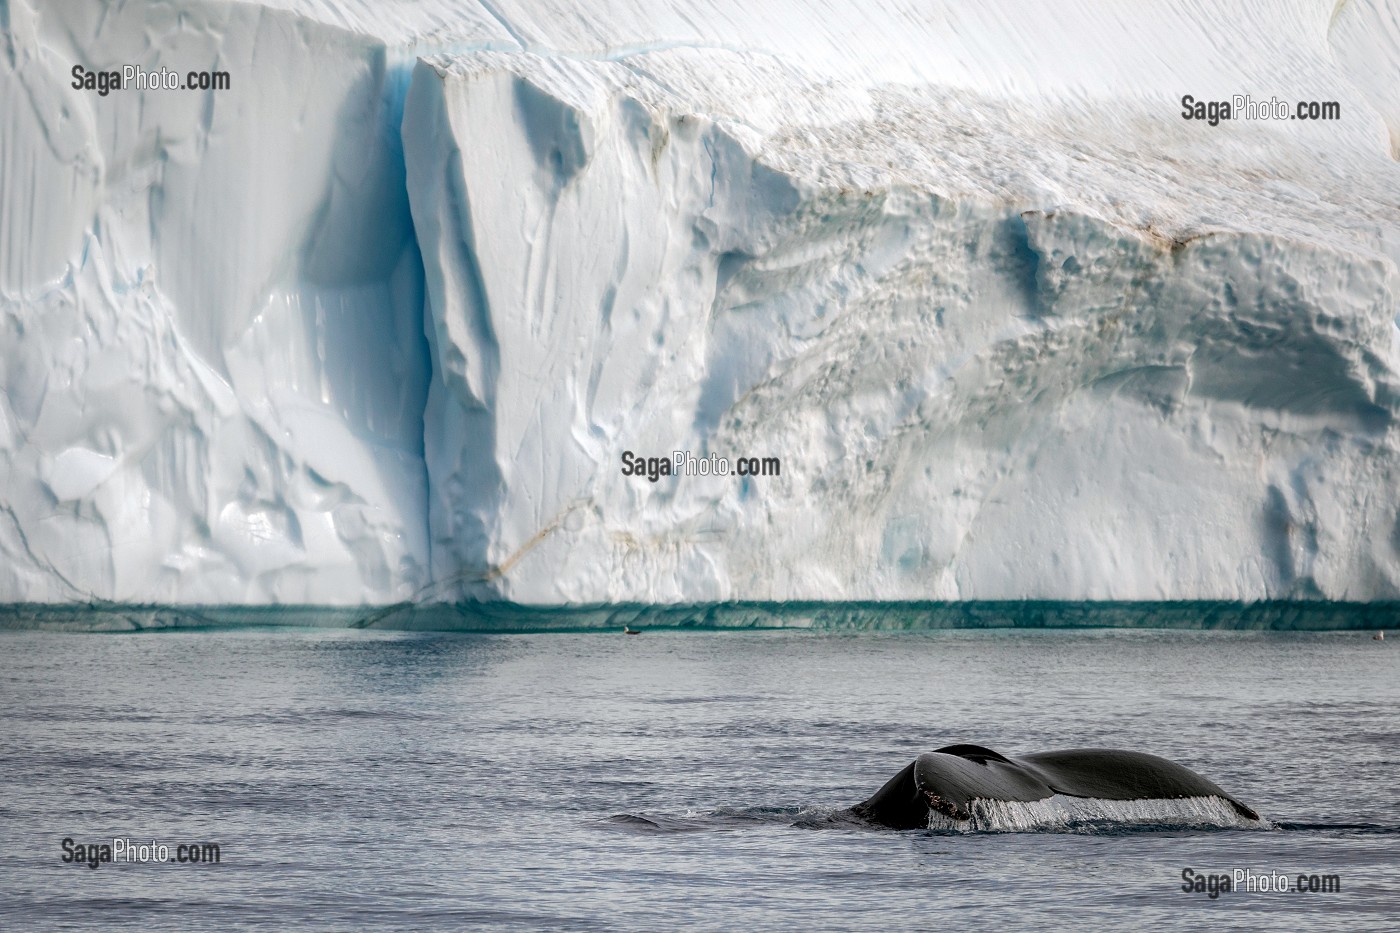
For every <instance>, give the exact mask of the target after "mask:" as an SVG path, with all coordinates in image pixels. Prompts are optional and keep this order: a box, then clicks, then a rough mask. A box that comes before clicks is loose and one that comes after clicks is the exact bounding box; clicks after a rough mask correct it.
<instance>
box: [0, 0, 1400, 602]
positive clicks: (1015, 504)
mask: <svg viewBox="0 0 1400 933" xmlns="http://www.w3.org/2000/svg"><path fill="white" fill-rule="evenodd" d="M0 19H3V22H0V27H3V29H4V45H3V47H2V48H0V129H2V130H3V132H0V192H2V193H3V198H4V201H3V210H0V312H3V313H2V314H0V384H3V388H0V599H6V600H70V599H79V600H81V599H94V598H97V599H118V600H124V601H174V602H251V603H260V602H329V603H358V602H388V601H394V600H399V599H405V598H413V597H418V598H431V599H437V598H458V597H475V598H509V599H517V600H521V601H526V602H545V603H556V602H594V601H606V600H663V601H672V600H679V601H689V600H707V599H731V598H746V599H794V598H800V599H907V598H947V599H956V598H987V599H990V598H1023V597H1032V598H1090V599H1092V598H1117V599H1134V598H1154V599H1161V598H1168V599H1170V598H1209V597H1218V598H1238V599H1257V598H1264V597H1303V598H1307V597H1317V596H1325V597H1332V598H1342V599H1375V598H1395V597H1397V596H1398V595H1400V494H1397V489H1400V485H1397V481H1400V475H1397V470H1400V459H1398V458H1397V452H1398V451H1400V433H1397V432H1400V426H1397V425H1396V423H1395V422H1396V419H1395V415H1396V413H1397V406H1400V401H1397V386H1398V385H1400V381H1398V380H1400V346H1397V333H1396V325H1395V318H1396V315H1397V313H1398V312H1400V305H1397V294H1400V276H1397V271H1396V270H1397V266H1396V263H1397V259H1400V239H1397V234H1398V233H1400V230H1397V228H1400V163H1397V162H1396V160H1395V159H1394V157H1393V156H1394V148H1393V147H1394V145H1395V143H1394V139H1395V135H1394V134H1395V126H1396V123H1395V120H1394V118H1395V113H1396V111H1395V106H1396V97H1395V93H1396V91H1395V84H1394V82H1393V81H1388V80H1387V78H1386V77H1385V75H1390V74H1394V73H1395V72H1394V69H1395V68H1396V67H1397V62H1398V61H1400V46H1397V44H1396V42H1395V37H1396V36H1397V35H1400V17H1397V14H1396V12H1395V11H1394V10H1393V9H1391V8H1388V6H1387V5H1386V4H1384V3H1380V2H1373V0H1345V2H1343V3H1340V4H1338V3H1335V2H1332V0H1325V2H1324V0H1318V2H1313V0H1276V2H1272V3H1267V4H1257V3H1243V2H1240V3H1227V4H1223V5H1222V4H1218V3H1206V2H1203V0H1201V2H1197V0H1187V2H1178V3H1167V2H1151V3H1134V4H1126V3H1125V4H1117V5H1115V4H1109V5H1105V4H1101V3H1090V2H1070V3H1064V4H1055V5H1045V4H1039V3H1021V2H1017V0H1000V2H996V3H988V4H980V5H975V6H968V5H966V4H958V3H934V4H926V5H924V6H923V7H920V8H919V9H918V10H910V9H908V8H906V7H905V6H904V5H901V4H897V3H894V2H885V0H873V2H859V3H858V2H855V0H833V2H830V3H825V4H822V5H820V6H819V7H813V6H812V5H810V4H807V3H805V2H797V0H766V2H762V3H737V2H734V0H689V2H680V0H675V2H666V0H658V2H656V3H650V4H646V5H643V6H638V5H636V4H632V3H627V2H622V0H616V2H614V0H590V2H589V3H587V4H585V5H582V6H580V5H578V4H564V3H559V2H555V0H493V2H491V3H485V2H482V3H478V4H467V5H463V4H459V3H448V2H436V0H426V2H411V0H394V2H388V3H379V2H369V0H266V2H261V3H254V2H200V0H177V2H175V3H154V2H136V3H128V4H125V5H121V6H117V7H111V6H110V5H107V4H103V3H98V2H96V0H93V2H77V0H75V2H72V3H64V4H44V3H36V2H30V0H8V2H7V0H0ZM415 60H419V61H418V63H417V65H416V66H415V65H414V64H413V63H414V61H415ZM75 64H82V65H83V66H84V67H85V68H88V69H90V70H96V69H99V68H112V67H115V68H119V67H120V66H122V65H124V64H136V65H141V66H143V67H145V68H147V69H157V68H160V67H162V66H166V67H170V68H172V69H177V70H179V71H181V72H184V71H186V70H193V69H208V70H220V71H227V72H229V73H230V77H231V81H232V86H231V88H230V90H228V91H224V92H218V91H210V92H161V91H149V92H144V91H136V90H126V91H121V92H114V93H112V94H110V95H107V96H99V95H97V94H96V93H94V92H89V91H80V90H74V89H72V88H71V87H70V86H69V83H70V80H71V77H70V69H71V68H72V67H73V66H74V65H75ZM1186 94H1191V95H1194V96H1195V97H1196V98H1197V99H1200V100H1208V101H1218V100H1228V99H1230V98H1231V97H1232V96H1233V95H1235V94H1249V95H1251V96H1253V97H1254V98H1256V99H1258V98H1268V97H1270V96H1277V97H1279V98H1281V99H1284V100H1286V101H1289V102H1292V101H1297V100H1314V101H1338V102H1339V104H1340V106H1341V112H1342V119H1341V120H1339V121H1335V122H1330V123H1309V122H1306V121H1277V122H1245V121H1239V120H1234V121H1229V122H1226V123H1221V124H1220V125H1217V126H1209V125H1207V124H1206V123H1205V122H1202V121H1192V120H1184V119H1182V116H1181V103H1180V101H1181V98H1182V96H1183V95H1186ZM678 449H679V450H687V451H689V452H691V453H692V454H693V455H694V456H696V457H697V458H700V457H704V456H706V455H719V456H723V457H726V458H729V459H730V460H731V461H732V460H734V459H736V458H739V457H777V458H779V459H780V461H781V475H779V476H763V477H753V478H740V477H736V476H724V477H713V476H707V477H700V476H681V477H661V478H660V479H659V481H658V482H655V483H652V482H650V481H649V480H648V479H646V478H644V477H634V476H624V475H622V472H621V470H620V466H621V457H622V454H623V452H624V451H631V452H633V453H636V454H640V455H642V456H643V457H669V456H670V455H671V454H672V452H673V451H675V450H678Z"/></svg>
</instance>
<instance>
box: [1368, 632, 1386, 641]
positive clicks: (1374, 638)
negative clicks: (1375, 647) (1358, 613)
mask: <svg viewBox="0 0 1400 933" xmlns="http://www.w3.org/2000/svg"><path fill="white" fill-rule="evenodd" d="M1371 641H1385V632H1377V633H1376V634H1374V635H1372V636H1371Z"/></svg>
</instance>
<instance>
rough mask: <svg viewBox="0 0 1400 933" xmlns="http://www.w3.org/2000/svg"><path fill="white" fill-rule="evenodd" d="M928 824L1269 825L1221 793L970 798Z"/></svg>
mask: <svg viewBox="0 0 1400 933" xmlns="http://www.w3.org/2000/svg"><path fill="white" fill-rule="evenodd" d="M928 828H929V829H932V830H938V831H942V832H957V833H1025V832H1067V833H1099V832H1105V831H1112V832H1122V831H1123V830H1125V829H1167V828H1171V829H1177V828H1181V829H1186V828H1190V829H1272V828H1273V824H1272V823H1270V822H1269V821H1268V820H1251V819H1247V818H1246V817H1243V816H1241V815H1240V814H1239V813H1238V812H1237V811H1236V810H1235V808H1234V807H1233V806H1231V805H1230V803H1229V801H1227V800H1223V799H1222V798H1220V797H1182V798H1180V799H1176V800H1103V799H1101V798H1097V797H1066V796H1064V795H1061V794H1056V795H1055V796H1053V797H1047V798H1046V799H1045V800H1032V801H1024V802H1022V801H1007V800H974V801H973V802H972V818H971V819H969V820H955V819H952V818H951V817H947V816H944V815H943V814H941V813H931V814H930V815H929V822H928Z"/></svg>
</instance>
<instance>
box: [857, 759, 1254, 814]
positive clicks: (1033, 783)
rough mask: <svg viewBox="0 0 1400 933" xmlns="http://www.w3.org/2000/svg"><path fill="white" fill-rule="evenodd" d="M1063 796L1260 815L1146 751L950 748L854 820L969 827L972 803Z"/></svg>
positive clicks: (916, 765) (890, 785) (907, 773)
mask: <svg viewBox="0 0 1400 933" xmlns="http://www.w3.org/2000/svg"><path fill="white" fill-rule="evenodd" d="M1056 795H1061V796H1065V797H1086V798H1096V799H1100V800H1179V799H1182V798H1187V797H1218V798H1220V799H1222V800H1224V801H1226V802H1227V803H1229V804H1230V805H1231V806H1232V807H1234V809H1235V812H1237V813H1238V814H1239V815H1240V816H1243V817H1245V818H1246V819H1250V820H1257V819H1259V814H1258V813H1256V812H1255V811H1254V810H1253V809H1252V808H1250V807H1248V806H1246V805H1245V804H1243V803H1241V802H1240V801H1239V800H1237V799H1235V798H1234V797H1232V796H1231V795H1229V794H1227V793H1226V792H1225V791H1223V790H1221V789H1220V788H1219V787H1217V786H1216V785H1215V784H1214V783H1212V782H1211V781H1209V780H1207V779H1206V778H1203V777H1201V776H1200V775H1199V774H1197V773H1196V772H1194V771H1192V770H1191V769H1190V768H1187V767H1185V766H1184V765H1180V764H1177V763H1176V762H1174V761H1170V760H1168V759H1166V758H1159V757H1158V756H1156V755H1149V754H1147V753H1145V752H1130V751H1123V750H1122V749H1116V748H1071V749H1064V750H1062V751H1053V752H1038V753H1036V754H1032V755H1022V756H1021V757H1019V758H1008V757H1006V756H1005V755H1002V754H1001V753H999V752H995V751H992V750H991V749H990V748H984V747H982V746H981V745H948V746H945V747H943V748H940V749H938V750H937V751H933V752H928V753H926V754H923V755H920V756H919V757H918V758H916V759H915V760H914V761H913V762H912V763H911V764H909V765H908V766H907V767H905V768H904V769H903V770H902V771H900V772H899V773H898V774H896V775H895V776H894V777H892V778H890V779H889V781H887V782H886V783H885V785H884V786H883V787H881V788H880V789H879V790H877V791H876V792H875V794H874V795H873V796H872V797H870V799H868V800H865V801H863V802H861V803H858V804H856V805H855V806H854V807H851V808H850V809H849V811H848V812H849V813H850V814H851V815H853V816H854V817H856V818H858V819H860V820H864V821H866V822H870V823H875V824H879V825H881V826H887V827H889V828H891V829H925V828H927V827H928V825H929V819H930V816H931V815H932V814H934V813H938V814H941V815H943V816H945V817H948V818H950V819H954V820H970V819H972V817H973V804H974V802H976V801H1006V802H1025V803H1029V802H1033V801H1037V800H1045V799H1047V798H1049V797H1053V796H1056Z"/></svg>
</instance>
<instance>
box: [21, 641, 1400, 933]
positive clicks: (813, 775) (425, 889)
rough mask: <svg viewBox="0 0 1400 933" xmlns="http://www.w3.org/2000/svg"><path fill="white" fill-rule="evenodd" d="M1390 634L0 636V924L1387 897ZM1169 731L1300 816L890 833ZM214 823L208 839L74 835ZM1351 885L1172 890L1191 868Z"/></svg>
mask: <svg viewBox="0 0 1400 933" xmlns="http://www.w3.org/2000/svg"><path fill="white" fill-rule="evenodd" d="M1397 651H1400V639H1393V640H1390V641H1384V642H1376V641H1373V640H1372V639H1371V633H1369V632H1365V633H1363V632H1337V633H1273V632H1221V631H1213V632H1198V631H1165V630H1156V631H1153V630H1080V631H1065V630H1035V631H1025V630H982V631H965V630H964V631H934V632H925V633H872V632H863V633H846V634H838V633H820V632H782V631H766V632H765V631H755V632H674V631H670V632H663V631H651V632H646V633H644V634H642V635H640V636H638V637H626V636H623V635H621V634H620V633H589V634H535V635H480V634H475V635H474V634H411V633H384V632H373V631H337V630H306V629H273V630H269V629H249V630H233V631H202V632H164V633H139V634H111V635H108V634H80V635H79V634H60V633H51V632H6V633H3V634H0V704H3V710H4V720H3V727H0V728H3V734H0V777H3V780H0V929H5V930H17V931H18V930H32V929H41V928H51V927H62V928H68V929H72V928H80V927H95V926H104V925H110V924H129V925H139V926H140V927H141V928H142V929H171V930H196V929H210V930H213V929H220V930H222V929H230V928H253V927H256V928H265V929H269V930H287V929H313V928H314V929H357V928H396V929H405V930H423V929H445V928H456V927H461V926H466V925H471V924H485V925H491V926H497V927H508V928H522V929H523V928H548V929H561V930H563V929H620V930H633V929H661V928H670V927H674V926H677V925H685V926H687V927H694V928H701V929H715V930H721V929H722V930H733V929H736V928H737V929H746V930H760V929H764V930H766V929H774V930H777V929H792V928H795V927H803V928H817V929H868V930H887V929H892V928H895V929H899V928H904V929H911V928H930V927H934V926H943V925H946V924H948V923H956V924H957V925H958V926H961V927H970V926H974V925H977V926H981V925H985V924H994V925H995V926H996V928H997V929H1028V930H1036V929H1041V928H1044V927H1045V926H1046V925H1047V924H1048V925H1061V926H1062V925H1065V924H1067V923H1070V922H1072V921H1073V922H1083V921H1088V922H1091V923H1096V924H1100V925H1106V926H1109V927H1125V928H1140V929H1151V928H1161V927H1164V926H1192V927H1201V926H1204V925H1207V924H1209V925H1212V926H1214V925H1216V924H1224V923H1228V924H1230V925H1243V926H1245V927H1247V928H1257V929H1293V930H1323V929H1347V930H1359V929H1370V930H1383V929H1385V930H1394V929H1397V928H1400V795H1398V794H1397V792H1396V785H1397V780H1400V718H1397V701H1400V663H1398V662H1397ZM954 742H972V743H977V744H982V745H987V746H990V747H992V748H995V749H997V750H998V751H1001V752H1003V753H1005V754H1009V755H1015V754H1018V753H1026V752H1033V751H1043V750H1049V749H1055V748H1067V747H1076V746H1108V747H1120V748H1128V749H1137V750H1141V751H1148V752H1153V753H1156V754H1160V755H1164V756H1167V757H1169V758H1173V759H1175V760H1177V761H1180V762H1181V763H1183V764H1186V765H1187V766H1189V767H1191V768H1193V769H1195V770H1197V771H1198V772H1200V773H1201V774H1203V775H1205V776H1206V777H1208V778H1210V779H1211V780H1213V781H1215V782H1216V783H1217V784H1219V785H1221V786H1222V787H1224V788H1225V789H1226V790H1227V791H1229V792H1231V793H1233V794H1235V795H1236V796H1237V797H1239V798H1240V799H1241V800H1243V801H1244V802H1246V803H1248V804H1250V805H1252V806H1254V807H1255V808H1256V809H1258V810H1260V811H1261V812H1262V813H1263V814H1264V815H1265V816H1266V817H1267V818H1268V819H1269V820H1271V821H1272V822H1273V823H1274V824H1276V827H1277V828H1273V829H1267V830H1238V829H1228V830H1227V829H1211V828H1208V827H1200V826H1184V825H1177V826H1172V827H1168V828H1160V827H1147V826H1129V827H1107V826H1103V825H1096V824H1086V825H1079V826H1076V827H1074V830H1075V831H1070V832H1065V831H1059V832H1049V831H1045V832H1019V833H996V832H984V833H972V834H947V833H943V834H938V833H931V832H926V831H914V832H893V831H887V830H875V829H870V828H865V827H861V826H856V825H851V824H849V823H844V822H841V821H839V820H834V819H832V815H833V814H834V813H835V812H836V811H837V810H839V809H841V808H843V807H845V806H848V805H850V804H852V803H855V802H857V801H860V800H862V799H864V798H865V797H867V796H869V795H870V794H871V793H872V792H873V791H874V790H875V789H876V788H878V787H879V786H880V784H881V783H883V782H884V781H885V780H886V779H887V778H889V777H890V776H891V775H893V774H894V773H895V772H896V771H898V770H899V769H900V768H901V767H903V766H904V765H905V764H907V763H908V762H909V761H911V760H912V759H913V758H914V757H915V756H916V755H917V754H919V753H920V752H923V751H930V750H932V749H934V748H937V747H938V746H941V745H945V744H950V743H954ZM65 837H70V838H72V839H73V840H74V841H75V842H110V840H111V839H112V838H114V837H121V838H124V839H126V838H129V839H130V840H131V841H132V843H133V844H136V843H143V842H150V841H151V840H155V841H156V842H157V843H160V844H167V845H169V846H170V848H171V852H172V854H173V853H174V851H175V846H176V845H177V844H178V843H182V842H215V843H218V845H219V846H220V859H221V860H220V863H219V864H217V865H180V864H173V863H172V864H164V865H157V864H139V863H138V864H103V865H100V867H98V868H96V869H90V868H88V867H86V866H85V865H77V864H65V863H64V862H63V861H62V856H63V848H62V840H63V839H64V838H65ZM1185 868H1192V869H1194V870H1195V871H1197V872H1203V873H1229V872H1231V871H1233V870H1235V869H1248V870H1250V871H1253V872H1255V873H1256V874H1262V873H1269V872H1275V871H1277V872H1283V873H1286V874H1287V875H1289V876H1290V878H1291V877H1294V876H1296V875H1297V874H1298V873H1300V872H1303V873H1309V874H1313V873H1315V874H1319V875H1323V874H1325V875H1336V876H1338V877H1339V879H1340V884H1341V891H1340V892H1338V893H1326V894H1324V893H1317V894H1297V893H1288V894H1285V893H1269V894H1244V893H1234V894H1226V895H1222V896H1220V897H1218V898H1216V899H1211V898H1210V897H1209V896H1208V895H1206V894H1196V893H1186V892H1183V891H1182V889H1181V885H1182V870H1183V869H1185Z"/></svg>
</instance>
